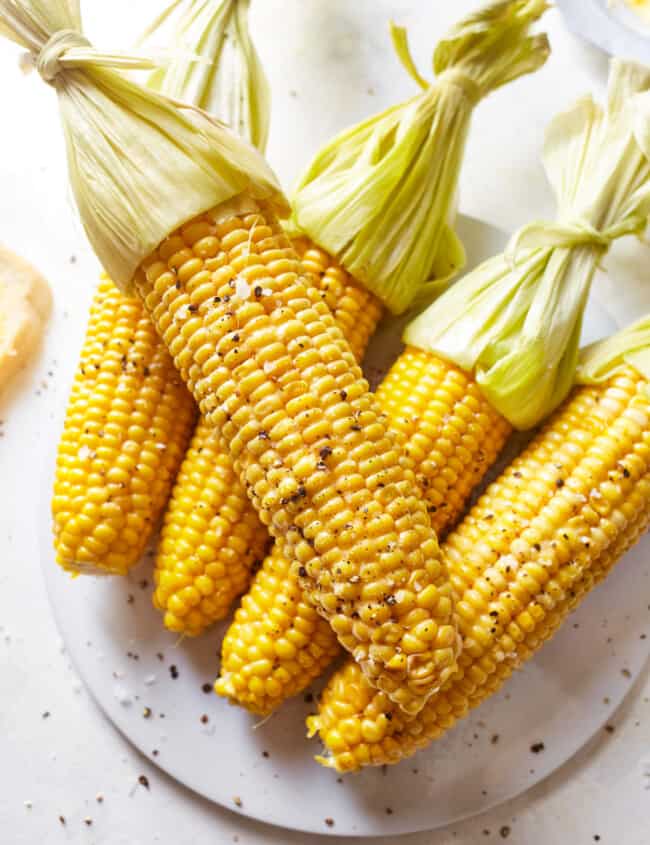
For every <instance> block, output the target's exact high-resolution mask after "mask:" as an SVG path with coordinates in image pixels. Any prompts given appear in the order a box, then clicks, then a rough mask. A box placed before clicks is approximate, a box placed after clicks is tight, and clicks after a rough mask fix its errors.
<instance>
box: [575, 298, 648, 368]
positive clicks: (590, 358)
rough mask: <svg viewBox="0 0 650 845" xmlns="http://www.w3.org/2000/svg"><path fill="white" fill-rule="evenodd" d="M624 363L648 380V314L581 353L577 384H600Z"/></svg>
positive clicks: (624, 365) (623, 366)
mask: <svg viewBox="0 0 650 845" xmlns="http://www.w3.org/2000/svg"><path fill="white" fill-rule="evenodd" d="M625 367H634V369H635V370H637V371H638V372H639V373H640V374H641V375H642V376H643V377H644V378H646V379H647V380H648V381H649V382H650V314H647V315H646V316H645V317H642V318H641V319H640V320H638V321H637V322H636V323H633V324H632V325H631V326H627V327H626V328H624V329H622V330H621V331H620V332H616V334H614V335H612V336H611V337H608V338H606V339H605V340H600V341H598V342H597V343H592V344H591V345H590V346H587V347H585V349H583V350H582V352H581V353H580V363H579V365H578V372H577V374H576V381H577V382H578V384H600V383H602V382H604V381H608V380H609V379H610V378H612V376H614V375H616V373H618V372H620V370H622V369H624V368H625Z"/></svg>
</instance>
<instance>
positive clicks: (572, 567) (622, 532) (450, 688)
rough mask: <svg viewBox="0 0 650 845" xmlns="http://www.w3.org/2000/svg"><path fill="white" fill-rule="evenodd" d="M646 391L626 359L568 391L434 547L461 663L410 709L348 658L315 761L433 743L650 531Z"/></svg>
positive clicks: (358, 760)
mask: <svg viewBox="0 0 650 845" xmlns="http://www.w3.org/2000/svg"><path fill="white" fill-rule="evenodd" d="M647 388H648V383H647V382H646V381H645V380H644V379H643V378H642V377H641V376H639V375H638V374H637V373H636V370H633V369H631V368H630V369H628V370H625V371H623V372H622V373H621V374H619V375H617V376H615V377H614V378H612V379H611V380H610V382H608V383H607V384H606V385H604V386H602V387H583V388H578V389H576V390H575V392H574V394H573V396H572V397H571V398H570V399H569V400H567V402H566V403H565V405H564V406H563V407H562V408H560V410H559V411H557V412H556V414H555V415H554V417H553V418H552V419H551V421H550V422H549V423H548V424H547V426H546V427H545V428H544V429H543V430H542V432H541V433H540V434H539V435H538V436H537V438H536V439H535V440H534V441H533V442H532V443H531V445H530V446H529V447H528V449H526V451H525V452H524V453H523V454H522V455H521V456H520V457H519V458H518V459H517V460H515V461H514V463H513V464H512V465H511V466H510V467H509V468H508V469H507V470H506V471H505V473H504V474H503V475H502V476H501V477H500V478H499V479H498V480H497V481H496V482H495V483H494V484H492V485H491V486H490V487H489V488H488V490H487V491H486V493H485V494H484V495H483V496H482V497H481V499H480V500H479V501H478V503H477V505H476V506H475V507H474V508H473V509H472V510H471V512H470V513H469V515H468V516H467V517H466V519H465V520H464V521H463V522H462V523H461V525H460V526H459V527H458V528H457V529H456V530H455V531H454V532H453V533H452V534H451V535H450V536H449V537H448V539H447V541H446V543H445V544H444V546H443V553H444V557H445V560H446V561H447V565H448V568H449V572H450V577H451V579H452V583H453V585H454V592H455V595H456V599H457V608H458V613H459V619H460V625H459V627H460V632H461V635H462V638H463V652H462V654H461V657H460V659H459V668H458V671H457V673H456V674H455V675H454V677H453V678H452V680H451V681H449V682H448V683H447V684H446V685H445V687H444V688H443V689H442V690H441V691H440V693H439V694H437V695H434V696H432V697H431V698H430V699H429V701H428V703H427V704H426V705H425V707H424V709H423V710H422V711H421V712H420V713H419V714H418V715H417V716H416V717H415V718H409V717H407V716H405V714H403V713H401V712H400V711H399V709H398V708H396V707H395V706H394V705H393V704H392V702H390V701H389V700H388V698H387V697H386V696H385V695H384V694H383V693H381V692H377V691H376V690H373V689H372V687H371V686H370V685H369V684H368V683H367V681H366V680H365V679H364V678H363V676H362V675H361V673H360V672H359V671H358V667H357V666H355V665H354V664H353V663H352V662H348V663H347V664H346V666H345V667H344V668H343V669H341V670H340V671H339V672H337V673H335V675H334V676H333V678H332V679H331V681H330V683H329V684H328V686H327V687H326V689H325V691H324V694H323V697H322V701H321V704H320V708H319V713H318V715H317V716H314V717H311V718H310V720H309V723H308V724H309V729H310V731H311V732H312V733H315V732H318V733H319V734H320V738H321V740H322V741H323V742H324V744H325V747H326V749H327V750H328V752H329V755H330V756H328V757H327V758H321V759H320V762H322V763H324V764H325V765H327V766H333V767H335V768H338V769H340V770H341V771H349V770H353V769H357V768H360V767H361V766H363V765H368V764H369V762H368V761H369V760H371V764H372V765H378V764H383V763H394V762H398V761H399V760H401V759H403V758H404V757H407V756H409V755H410V754H412V753H413V752H414V751H416V750H417V749H418V748H421V747H423V746H425V745H427V744H428V743H429V742H430V741H431V740H433V739H436V738H437V737H438V736H440V735H441V734H443V733H444V732H445V731H446V730H448V729H449V728H450V727H451V726H452V725H453V724H454V723H455V722H456V720H457V719H459V718H462V716H464V715H465V713H467V711H468V710H469V709H470V708H471V707H474V706H476V705H477V704H480V702H481V701H483V700H485V698H487V697H488V696H489V695H491V694H492V693H493V692H494V691H495V690H496V689H498V688H499V686H500V685H501V683H502V682H503V680H505V678H506V677H508V675H509V674H510V673H511V672H512V670H513V669H515V668H516V667H517V666H519V665H520V664H521V663H522V662H523V661H524V660H527V659H528V658H529V657H530V656H531V655H532V654H534V653H535V651H536V650H537V649H538V648H539V647H540V646H541V645H542V643H543V642H544V641H545V640H547V639H548V638H549V637H550V636H551V635H552V634H553V633H554V632H555V631H556V630H557V628H558V627H559V626H560V625H561V624H562V622H563V620H564V619H565V618H566V616H567V614H568V613H569V612H570V611H571V610H572V609H573V608H574V607H575V606H576V605H577V604H578V603H579V601H580V600H581V599H582V598H583V597H584V596H585V595H586V594H587V593H588V592H589V591H590V590H591V589H592V588H593V587H594V585H595V584H597V583H598V582H599V581H601V580H602V579H603V578H604V577H605V576H606V575H607V574H608V572H609V571H610V570H611V568H612V567H613V566H614V564H615V563H616V562H617V561H618V560H619V559H620V557H621V555H622V554H623V553H624V552H625V551H626V550H627V549H628V548H629V547H630V546H631V545H632V544H633V543H635V542H636V540H637V539H638V538H639V537H640V536H641V535H642V534H643V533H644V532H645V531H646V530H647V528H648V525H649V524H650V395H649V394H648V392H647ZM540 480H542V483H540ZM535 482H538V483H535ZM524 491H526V492H527V493H528V495H526V496H523V495H522V493H523V492H524ZM389 717H390V718H389ZM342 719H344V720H345V722H346V725H348V726H349V725H350V724H361V723H368V722H370V723H373V724H375V725H377V726H378V731H379V734H378V735H380V736H381V738H380V739H378V740H377V742H376V744H375V746H374V747H373V749H372V751H371V754H370V757H369V756H368V749H367V748H364V749H362V751H361V753H360V754H358V753H357V749H358V746H356V745H355V743H354V742H350V741H347V740H346V739H345V738H344V736H343V734H342V732H341V730H340V727H339V726H340V722H341V720H342ZM353 735H354V732H353V731H352V730H351V729H350V728H349V727H348V729H347V731H346V737H347V736H353ZM389 740H390V741H389Z"/></svg>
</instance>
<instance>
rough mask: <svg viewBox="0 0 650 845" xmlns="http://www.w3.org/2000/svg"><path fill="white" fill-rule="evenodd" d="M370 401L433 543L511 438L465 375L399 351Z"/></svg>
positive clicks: (411, 350)
mask: <svg viewBox="0 0 650 845" xmlns="http://www.w3.org/2000/svg"><path fill="white" fill-rule="evenodd" d="M377 401H378V402H379V404H380V405H381V408H382V410H383V411H384V412H385V413H386V414H387V415H388V418H389V420H390V424H391V426H392V427H393V428H394V429H395V430H396V431H398V432H399V433H400V434H401V435H402V436H403V437H404V439H405V444H404V449H405V451H406V454H407V455H409V456H410V457H411V458H412V459H413V461H414V463H415V467H416V477H417V480H418V483H419V485H420V487H421V488H422V491H423V494H424V497H425V499H426V502H427V505H428V509H429V515H430V518H431V524H432V526H433V528H434V529H435V531H436V532H437V534H438V537H439V538H444V536H445V534H446V533H447V531H448V530H449V529H450V528H451V527H452V526H453V525H454V524H455V523H456V521H457V519H458V518H459V516H460V515H461V513H462V512H463V510H464V508H465V505H466V503H467V500H468V498H469V495H470V493H471V492H472V490H473V489H474V488H475V487H476V485H477V484H478V483H479V482H480V480H481V479H482V478H483V476H484V475H485V473H486V472H487V470H488V469H489V468H490V467H491V466H492V464H493V463H494V462H495V461H496V459H497V457H498V455H499V452H500V451H501V450H502V449H503V447H504V445H505V443H506V440H507V439H508V437H509V435H510V433H511V427H510V425H509V424H508V422H507V421H506V420H505V419H504V418H503V417H502V416H501V414H499V413H498V412H497V411H495V410H494V409H493V408H492V406H491V405H490V404H489V402H488V401H487V400H486V399H485V397H484V396H483V394H482V393H481V391H480V389H479V387H478V385H477V384H476V382H475V381H474V379H473V378H472V376H471V375H469V374H468V373H466V372H464V371H463V370H461V369H460V368H459V367H456V366H455V365H454V364H450V363H448V362H447V361H444V360H442V359H441V358H438V357H436V356H435V355H431V354H430V353H427V352H423V351H422V350H420V349H415V348H414V347H407V348H406V349H405V350H404V352H403V353H402V354H401V355H400V357H399V358H398V359H397V361H396V362H395V364H394V365H393V366H392V368H391V369H390V371H389V373H388V374H387V375H386V378H385V379H384V380H383V382H382V383H381V385H380V386H379V387H378V388H377Z"/></svg>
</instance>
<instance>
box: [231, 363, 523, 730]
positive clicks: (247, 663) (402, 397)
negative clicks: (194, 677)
mask: <svg viewBox="0 0 650 845" xmlns="http://www.w3.org/2000/svg"><path fill="white" fill-rule="evenodd" d="M377 401H378V403H379V406H380V407H381V409H382V411H383V412H384V413H385V414H386V415H387V416H388V419H389V421H390V425H391V427H392V429H393V430H394V431H395V432H396V433H397V434H398V436H399V438H400V441H401V442H402V446H403V448H404V450H405V452H406V454H407V455H409V456H410V457H411V458H412V460H413V462H414V466H415V474H416V478H417V481H418V484H419V486H420V488H421V489H422V493H423V498H424V501H425V502H426V504H427V507H428V510H429V513H430V516H431V521H432V525H433V527H434V529H435V530H436V532H437V533H438V536H441V537H442V536H444V535H445V534H446V532H447V531H448V530H449V529H450V528H451V527H452V526H453V525H454V523H455V522H456V520H457V519H458V517H459V515H460V513H461V512H462V510H463V508H464V507H465V504H466V502H467V499H468V497H469V494H470V493H471V491H472V490H473V488H474V487H475V486H476V484H477V483H478V482H479V481H480V480H481V478H482V477H483V475H484V474H485V472H486V471H487V470H488V469H489V467H490V466H492V464H493V463H494V461H495V460H496V458H497V456H498V454H499V452H500V451H501V449H502V447H503V445H504V444H505V441H506V439H507V437H508V434H509V433H510V426H509V425H508V423H507V422H506V421H505V420H504V419H503V417H501V416H500V415H499V414H498V413H497V412H496V411H494V410H493V409H492V408H491V407H490V405H489V403H488V402H487V400H486V399H485V398H484V397H483V395H482V394H481V392H480V390H479V389H478V387H477V386H476V384H475V383H474V382H473V381H472V379H471V377H470V376H468V375H467V374H465V373H464V372H463V371H462V370H459V369H458V367H456V366H454V365H453V364H448V363H446V362H445V361H442V360H441V359H439V358H435V357H434V356H432V355H429V354H428V353H426V352H422V351H420V350H418V349H413V348H409V349H406V350H405V351H404V352H403V354H402V355H401V356H400V358H399V359H398V360H397V362H396V363H395V365H394V366H393V367H392V368H391V370H390V372H389V373H388V375H387V376H386V378H385V379H384V381H383V382H382V384H381V385H380V387H379V389H378V390H377ZM287 642H289V643H290V644H291V645H290V647H287V646H286V643H287ZM261 644H263V645H261ZM337 653H338V650H337V648H336V637H335V635H334V633H333V632H332V631H331V629H330V627H329V625H328V624H327V623H326V622H325V620H323V619H320V618H319V617H318V616H316V615H315V614H314V611H313V610H309V607H308V605H307V604H306V603H305V602H304V600H303V599H302V598H301V593H300V590H299V587H298V584H297V579H296V578H295V577H294V576H292V574H291V572H290V568H289V564H288V563H287V561H286V559H284V558H282V557H278V555H277V553H274V554H273V555H271V556H270V557H268V558H267V559H266V560H265V561H264V563H263V564H262V568H261V570H260V571H259V572H258V573H257V575H256V576H255V578H254V580H253V584H252V587H251V590H250V593H249V594H248V595H247V596H246V597H245V598H244V599H243V601H242V606H241V608H240V609H239V610H238V611H237V613H236V614H235V619H234V621H233V622H232V624H231V626H230V628H229V629H228V632H227V634H226V637H225V639H224V641H223V646H222V651H221V675H220V677H219V678H218V679H217V682H216V684H215V690H216V692H217V693H219V694H220V695H224V696H226V697H227V698H229V699H230V700H231V701H233V702H235V703H237V704H241V705H242V706H244V707H247V708H248V709H249V710H251V711H252V712H254V713H257V714H259V715H266V714H267V713H269V712H271V711H272V710H274V709H275V708H276V707H278V706H279V705H280V704H281V703H282V701H284V700H285V699H286V698H289V697H290V696H292V695H297V694H298V693H299V692H301V691H302V690H303V689H305V688H306V687H307V686H308V685H309V684H310V683H311V682H312V681H313V680H315V678H317V677H318V676H319V675H320V674H321V673H322V671H323V670H324V668H325V666H326V665H327V663H328V662H330V661H331V660H332V659H333V658H334V657H335V656H336V654H337ZM461 660H462V656H461Z"/></svg>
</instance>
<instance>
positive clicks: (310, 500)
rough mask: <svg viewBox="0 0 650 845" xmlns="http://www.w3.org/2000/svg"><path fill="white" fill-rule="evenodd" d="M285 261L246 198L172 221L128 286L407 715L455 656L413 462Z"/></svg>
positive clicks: (445, 586) (447, 592)
mask: <svg viewBox="0 0 650 845" xmlns="http://www.w3.org/2000/svg"><path fill="white" fill-rule="evenodd" d="M253 207H254V210H253ZM297 269H298V262H297V257H296V254H295V252H294V251H293V250H292V249H291V248H290V246H289V243H288V241H287V239H286V237H285V236H284V235H283V233H282V231H281V229H280V227H279V225H278V224H277V222H276V221H275V219H274V217H273V214H272V213H271V212H270V211H269V210H268V209H267V208H266V207H265V206H263V205H259V204H255V203H253V202H252V201H251V211H250V213H242V214H239V216H238V214H237V212H236V211H235V210H234V207H233V205H232V204H230V205H229V204H225V205H224V206H222V207H220V208H217V209H214V210H213V212H209V213H206V214H202V215H199V216H198V217H196V218H194V219H193V220H192V221H190V222H189V223H188V224H186V225H185V226H183V227H181V228H180V229H178V230H177V231H176V232H174V233H173V234H172V235H170V236H169V237H168V238H166V239H165V240H164V241H163V242H162V244H161V245H160V247H159V248H158V249H157V250H156V251H155V252H154V254H153V255H152V256H151V257H150V258H149V259H147V260H145V262H143V265H142V268H141V269H140V270H139V271H138V273H137V274H136V277H135V279H134V283H135V286H136V289H137V291H138V292H139V294H140V295H141V296H142V298H143V299H144V301H145V304H146V306H147V309H148V310H149V312H150V314H151V315H152V317H153V320H154V323H155V324H156V326H157V328H158V331H159V332H160V334H161V336H162V337H163V338H164V340H165V342H166V344H167V346H168V348H169V349H170V351H171V353H172V355H173V357H174V361H175V363H176V366H177V367H178V369H179V371H180V373H181V375H182V376H183V379H184V380H185V381H186V382H187V383H188V385H189V386H190V388H191V390H192V392H193V393H194V396H195V398H196V399H197V401H198V402H199V407H200V409H201V411H202V413H203V414H204V416H205V418H206V420H207V421H208V422H209V423H210V424H212V425H214V426H215V427H216V428H217V430H218V431H219V436H220V437H222V438H223V441H224V443H227V444H228V449H229V451H230V453H231V455H232V456H233V458H234V460H235V468H236V470H237V472H238V473H239V474H240V477H241V478H242V480H243V481H244V483H245V485H246V488H247V491H248V493H249V495H250V496H251V498H252V499H253V502H254V504H255V506H256V508H257V510H258V512H259V513H260V514H261V516H262V520H263V521H264V522H265V524H267V525H268V526H269V528H270V530H271V532H272V533H273V534H274V536H276V537H282V538H283V539H284V540H285V542H286V547H285V548H286V551H287V554H288V555H290V556H291V557H292V559H293V564H292V569H293V570H294V571H297V572H298V574H299V576H300V579H301V583H302V585H303V588H305V589H307V590H308V594H309V597H310V600H311V601H312V602H313V603H314V604H315V605H316V607H317V608H318V610H319V612H320V613H322V614H323V615H324V616H325V617H326V618H328V619H329V621H330V624H331V625H332V627H333V628H334V630H335V632H336V634H337V636H338V638H339V641H340V642H341V644H342V645H343V646H344V647H345V648H347V649H348V650H349V651H350V652H352V653H353V654H354V657H355V659H356V660H357V661H358V662H359V664H360V665H361V666H362V668H363V671H364V673H365V674H366V675H367V676H368V677H369V678H370V679H371V681H372V682H373V683H374V684H375V685H376V686H377V687H378V688H380V689H384V690H385V691H386V692H387V693H388V695H389V697H390V698H391V700H394V701H395V702H396V703H398V704H399V706H401V707H402V708H403V709H405V710H408V711H409V712H417V711H418V710H419V709H420V708H421V707H422V705H423V704H424V702H425V701H426V699H427V698H428V697H429V696H430V695H431V694H432V693H433V692H434V691H435V690H436V689H437V688H438V687H439V685H440V684H441V683H443V682H444V681H445V680H446V679H447V678H448V677H449V676H450V675H451V674H452V673H453V671H454V669H455V666H456V654H457V648H458V643H457V634H456V630H455V617H454V613H453V607H452V601H451V588H450V585H449V581H448V579H447V575H446V572H445V569H444V567H443V566H442V562H441V558H440V552H439V548H438V545H437V541H436V538H435V534H434V532H433V531H432V530H431V528H430V524H429V520H428V516H427V513H426V505H425V503H424V502H422V501H421V500H420V498H419V496H418V493H417V488H416V485H415V480H414V477H413V472H412V470H411V467H410V462H409V461H408V460H407V459H406V458H403V457H402V456H401V455H400V454H399V450H398V448H397V446H396V443H395V441H394V439H393V438H392V437H391V436H390V435H389V433H388V432H387V430H386V426H385V424H384V422H383V420H382V418H381V414H380V412H379V409H378V408H377V406H376V403H375V401H374V399H373V398H372V396H371V395H370V394H369V392H368V389H367V384H366V382H365V381H364V380H363V378H362V377H361V371H360V370H359V368H358V366H357V365H356V364H355V362H354V357H353V355H352V353H351V351H350V348H349V346H348V345H347V343H346V342H345V340H344V338H343V336H342V334H341V332H340V330H339V329H338V328H337V327H336V325H335V323H334V321H333V318H332V316H331V314H330V312H329V310H328V309H327V306H326V305H325V304H324V303H323V302H322V301H321V300H320V295H319V292H318V290H317V289H316V288H315V287H312V286H311V285H309V284H306V283H305V282H304V281H303V280H302V279H301V278H300V277H299V276H298V275H297Z"/></svg>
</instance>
